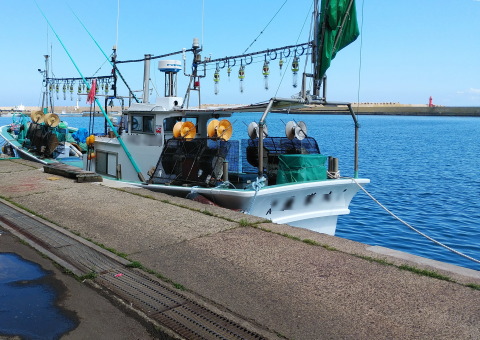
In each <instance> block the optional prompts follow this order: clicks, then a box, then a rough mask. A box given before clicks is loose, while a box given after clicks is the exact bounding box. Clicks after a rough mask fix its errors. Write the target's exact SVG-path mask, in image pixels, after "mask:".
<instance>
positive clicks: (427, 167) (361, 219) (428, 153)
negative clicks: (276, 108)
mask: <svg viewBox="0 0 480 340" xmlns="http://www.w3.org/2000/svg"><path fill="white" fill-rule="evenodd" d="M259 117H260V115H259V114H258V113H256V114H255V113H247V114H235V115H234V116H233V117H232V118H231V119H230V121H231V122H232V124H233V128H234V132H233V136H232V139H235V138H247V126H248V124H249V123H250V122H252V121H256V122H258V120H259ZM62 119H65V120H66V121H67V122H68V123H69V125H70V126H76V127H84V128H88V126H89V118H88V117H65V118H64V117H62ZM358 119H359V122H360V126H361V127H360V130H359V131H360V137H359V177H362V178H369V179H370V180H371V183H370V184H368V185H367V186H366V189H367V190H368V191H369V192H370V193H371V194H372V195H373V196H374V197H375V198H376V199H377V200H378V201H379V202H380V203H381V204H383V205H384V206H385V207H387V208H388V209H389V210H391V211H392V212H393V213H394V214H396V215H397V216H398V217H400V218H401V219H403V220H404V221H405V222H407V223H408V224H410V225H411V226H413V227H415V228H416V229H418V230H419V231H421V232H422V233H424V234H427V235H428V236H430V237H432V238H434V239H435V240H437V241H439V242H441V243H443V244H445V245H447V246H449V247H451V248H454V249H456V250H458V251H460V252H462V253H465V254H466V255H469V256H471V257H473V258H476V259H480V176H479V175H480V156H479V155H480V141H479V138H478V131H480V117H479V118H476V117H470V118H466V117H420V116H359V117H358ZM10 120H11V119H10V118H0V125H4V124H6V123H9V122H10ZM290 120H294V121H297V122H298V121H304V122H305V123H306V125H307V134H308V135H309V136H312V137H315V138H316V139H317V141H318V144H319V146H320V150H321V152H322V153H323V154H325V155H328V156H334V157H337V158H338V159H339V168H340V174H341V175H342V176H353V174H354V172H353V165H354V141H355V140H354V123H353V120H352V118H351V117H350V116H349V115H320V116H319V115H308V114H302V115H295V114H291V115H283V114H282V115H280V114H270V115H269V116H268V118H267V125H268V131H269V135H270V136H284V132H285V125H286V123H287V122H288V121H290ZM94 125H95V129H97V130H96V131H103V126H104V122H103V119H102V118H98V117H97V118H95V122H94ZM350 210H351V213H350V214H349V215H344V216H340V217H339V219H338V224H337V231H336V236H339V237H343V238H347V239H350V240H354V241H358V242H362V243H365V244H369V245H379V246H384V247H387V248H391V249H396V250H400V251H404V252H407V253H411V254H414V255H419V256H423V257H426V258H430V259H434V260H438V261H443V262H448V263H452V264H455V265H459V266H463V267H468V268H472V269H476V270H480V264H478V263H476V262H473V261H471V260H469V259H466V258H464V257H462V256H459V255H457V254H455V253H453V252H451V251H449V250H446V249H445V248H443V247H441V246H439V245H437V244H435V243H433V242H432V241H430V240H428V239H426V238H424V237H423V236H420V235H419V234H417V233H416V232H414V231H412V230H411V229H410V228H409V227H407V226H405V225H404V224H402V223H401V222H399V221H398V220H396V219H395V218H394V217H392V216H391V215H390V214H389V213H387V212H386V211H385V210H383V209H382V208H381V207H380V206H379V205H378V204H377V203H375V202H374V201H373V200H372V199H371V198H370V197H368V196H367V195H366V194H365V193H364V192H362V191H359V193H358V194H357V195H356V196H355V197H354V198H353V200H352V203H351V205H350Z"/></svg>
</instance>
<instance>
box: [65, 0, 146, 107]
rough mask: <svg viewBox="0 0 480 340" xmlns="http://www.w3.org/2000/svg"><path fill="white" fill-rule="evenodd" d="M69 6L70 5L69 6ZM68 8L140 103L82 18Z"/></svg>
mask: <svg viewBox="0 0 480 340" xmlns="http://www.w3.org/2000/svg"><path fill="white" fill-rule="evenodd" d="M67 5H68V4H67ZM68 7H69V8H70V11H71V12H72V14H73V15H74V16H75V18H77V20H78V22H79V23H80V25H82V27H83V28H84V29H85V31H86V32H87V33H88V35H89V36H90V38H92V40H93V42H94V43H95V45H97V47H98V48H99V50H100V51H101V52H102V54H103V55H104V56H105V59H107V61H108V62H109V63H110V65H111V66H112V67H113V70H114V71H115V72H116V73H118V75H119V76H120V78H121V79H122V81H123V83H124V84H125V86H126V87H127V89H128V91H129V93H130V95H131V96H132V97H133V99H135V101H136V102H137V103H139V102H140V101H139V100H138V98H137V97H136V96H135V94H134V93H133V91H132V89H131V88H130V86H129V85H128V83H127V81H126V80H125V78H124V77H123V75H122V74H121V73H120V70H119V69H118V68H117V66H116V63H113V62H112V61H111V60H110V59H109V57H108V56H107V54H106V53H105V52H104V51H103V49H102V48H101V47H100V45H99V44H98V42H97V41H96V40H95V38H94V37H93V35H92V34H91V33H90V31H89V30H88V29H87V27H85V25H84V24H83V22H82V21H81V20H80V18H79V17H78V16H77V15H76V14H75V12H74V11H73V9H72V8H71V7H70V5H68Z"/></svg>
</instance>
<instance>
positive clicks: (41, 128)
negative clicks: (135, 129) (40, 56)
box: [0, 55, 86, 168]
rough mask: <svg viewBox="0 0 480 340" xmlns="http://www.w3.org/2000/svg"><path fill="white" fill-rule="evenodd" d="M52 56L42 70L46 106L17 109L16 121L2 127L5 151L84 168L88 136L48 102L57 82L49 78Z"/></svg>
mask: <svg viewBox="0 0 480 340" xmlns="http://www.w3.org/2000/svg"><path fill="white" fill-rule="evenodd" d="M48 58H49V56H48V55H45V70H44V71H41V70H39V71H41V72H42V73H43V83H44V89H43V98H42V109H41V110H38V111H34V112H31V113H27V112H25V110H22V111H16V112H15V113H14V114H13V115H12V122H11V123H10V124H8V125H4V126H1V127H0V137H1V138H2V139H3V141H4V143H3V144H4V145H3V147H2V151H3V153H4V154H7V155H11V156H18V157H21V158H24V159H28V160H31V161H35V162H39V163H42V164H55V163H65V164H68V165H72V166H75V167H79V168H81V167H82V166H83V154H84V152H85V149H86V144H85V138H86V136H85V137H83V136H82V131H79V130H78V129H77V128H75V127H70V126H68V123H66V122H64V121H62V120H61V119H60V117H59V116H58V115H57V114H55V113H53V111H54V109H53V105H50V108H49V104H48V103H53V99H52V89H51V87H52V84H53V83H52V81H51V78H49V72H48V66H49V63H48ZM23 108H24V107H23ZM49 111H50V112H49ZM83 134H84V133H83Z"/></svg>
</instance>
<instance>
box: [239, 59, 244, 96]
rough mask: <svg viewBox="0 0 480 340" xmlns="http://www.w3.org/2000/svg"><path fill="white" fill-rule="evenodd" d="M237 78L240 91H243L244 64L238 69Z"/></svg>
mask: <svg viewBox="0 0 480 340" xmlns="http://www.w3.org/2000/svg"><path fill="white" fill-rule="evenodd" d="M238 79H240V92H241V93H243V81H244V79H245V66H243V65H241V66H240V69H239V70H238Z"/></svg>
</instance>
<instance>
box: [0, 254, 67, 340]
mask: <svg viewBox="0 0 480 340" xmlns="http://www.w3.org/2000/svg"><path fill="white" fill-rule="evenodd" d="M48 275H51V274H50V273H48V272H46V271H44V270H43V269H42V268H41V267H40V266H39V265H38V264H36V263H33V262H29V261H26V260H24V259H22V258H21V257H19V256H18V255H16V254H10V253H0V334H1V335H12V336H15V335H17V336H21V338H22V339H59V338H60V336H61V335H62V334H64V333H66V332H68V331H70V330H72V329H74V328H75V327H76V326H77V322H76V321H74V320H71V319H70V318H68V317H67V316H65V315H64V314H63V313H62V311H61V310H60V309H59V308H58V307H56V306H55V300H56V298H57V293H56V291H55V289H54V288H53V287H52V286H51V285H49V284H48V281H43V280H42V279H44V278H45V277H46V276H48Z"/></svg>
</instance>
